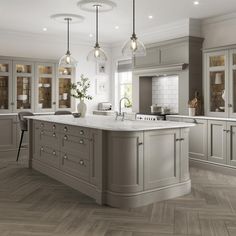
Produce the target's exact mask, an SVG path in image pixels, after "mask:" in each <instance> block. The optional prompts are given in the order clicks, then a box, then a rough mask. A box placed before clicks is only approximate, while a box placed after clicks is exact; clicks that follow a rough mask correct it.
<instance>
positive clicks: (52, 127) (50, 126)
mask: <svg viewBox="0 0 236 236" xmlns="http://www.w3.org/2000/svg"><path fill="white" fill-rule="evenodd" d="M36 127H37V128H40V129H42V130H47V131H52V132H56V131H57V132H58V131H59V130H60V125H59V124H55V123H51V122H44V121H41V122H37V123H36Z"/></svg>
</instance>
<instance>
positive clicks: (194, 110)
mask: <svg viewBox="0 0 236 236" xmlns="http://www.w3.org/2000/svg"><path fill="white" fill-rule="evenodd" d="M188 115H189V116H195V115H196V108H191V107H189V108H188Z"/></svg>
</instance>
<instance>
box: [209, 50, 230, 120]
mask: <svg viewBox="0 0 236 236" xmlns="http://www.w3.org/2000/svg"><path fill="white" fill-rule="evenodd" d="M206 64H207V65H206V71H205V73H206V84H205V85H206V101H207V104H206V105H207V107H206V109H207V115H210V116H222V117H224V116H226V115H227V113H228V97H227V95H226V93H227V91H228V80H229V79H228V67H227V66H228V53H227V51H219V52H213V53H207V54H206Z"/></svg>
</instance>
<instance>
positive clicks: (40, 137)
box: [28, 115, 193, 208]
mask: <svg viewBox="0 0 236 236" xmlns="http://www.w3.org/2000/svg"><path fill="white" fill-rule="evenodd" d="M28 119H29V135H30V138H29V140H30V149H29V167H30V168H34V169H36V170H38V171H40V172H42V173H44V174H46V175H48V176H50V177H52V178H55V179H56V180H58V181H61V182H63V183H64V184H66V185H69V186H71V187H72V188H74V189H76V190H78V191H80V192H82V193H84V194H86V195H88V196H90V197H92V198H94V199H95V200H96V202H97V203H98V204H107V205H110V206H112V207H119V208H134V207H139V206H143V205H147V204H150V203H154V202H158V201H162V200H167V199H170V198H175V197H178V196H182V195H185V194H187V193H189V192H190V191H191V181H190V177H189V160H188V133H189V128H190V127H191V126H193V124H189V123H180V122H170V121H155V122H150V121H148V122H147V121H116V120H115V119H114V118H113V117H100V116H89V117H86V118H81V119H80V118H79V119H78V118H74V117H73V116H68V115H67V116H38V117H37V116H35V117H28Z"/></svg>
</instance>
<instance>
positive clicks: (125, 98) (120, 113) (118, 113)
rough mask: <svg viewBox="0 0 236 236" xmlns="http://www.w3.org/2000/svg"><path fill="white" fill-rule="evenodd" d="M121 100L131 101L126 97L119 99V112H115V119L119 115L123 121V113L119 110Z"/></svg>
mask: <svg viewBox="0 0 236 236" xmlns="http://www.w3.org/2000/svg"><path fill="white" fill-rule="evenodd" d="M123 100H127V101H128V102H129V103H131V102H130V100H129V99H128V98H127V97H123V98H121V99H120V102H119V112H116V120H117V119H118V117H119V116H121V117H122V121H124V119H125V113H124V112H123V113H122V112H121V103H122V101H123Z"/></svg>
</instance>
